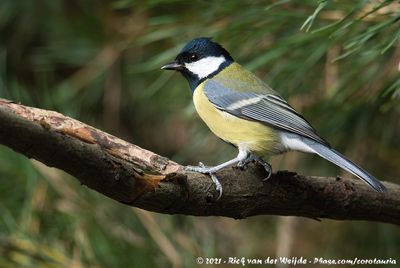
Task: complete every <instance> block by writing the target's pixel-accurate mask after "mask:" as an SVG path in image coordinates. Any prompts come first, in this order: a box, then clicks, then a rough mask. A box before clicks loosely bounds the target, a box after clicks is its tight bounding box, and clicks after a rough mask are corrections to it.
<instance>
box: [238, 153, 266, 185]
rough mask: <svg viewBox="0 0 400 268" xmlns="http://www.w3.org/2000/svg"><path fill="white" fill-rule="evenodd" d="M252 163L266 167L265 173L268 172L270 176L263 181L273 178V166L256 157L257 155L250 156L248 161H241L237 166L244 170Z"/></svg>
mask: <svg viewBox="0 0 400 268" xmlns="http://www.w3.org/2000/svg"><path fill="white" fill-rule="evenodd" d="M252 161H254V162H256V163H258V164H260V165H262V166H263V167H264V169H265V171H266V172H267V174H268V175H267V177H266V178H264V179H263V181H266V180H268V179H269V178H271V175H272V167H271V165H270V164H269V163H268V162H266V161H264V160H263V159H262V158H261V157H258V156H256V155H255V154H249V156H248V157H247V158H246V159H244V160H242V161H240V162H239V163H238V164H237V166H238V167H239V168H244V167H245V166H246V165H247V164H248V163H250V162H252Z"/></svg>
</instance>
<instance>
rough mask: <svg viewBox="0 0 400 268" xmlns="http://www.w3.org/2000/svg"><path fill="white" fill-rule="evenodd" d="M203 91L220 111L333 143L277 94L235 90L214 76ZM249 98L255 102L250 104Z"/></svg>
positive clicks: (315, 139) (323, 142)
mask: <svg viewBox="0 0 400 268" xmlns="http://www.w3.org/2000/svg"><path fill="white" fill-rule="evenodd" d="M203 91H204V94H205V95H206V96H207V98H208V99H209V100H210V102H211V103H213V104H214V105H215V106H216V107H217V108H218V109H220V110H223V111H225V112H228V113H230V114H232V115H235V116H238V117H241V118H246V119H250V120H255V121H259V122H261V123H264V124H266V125H269V126H272V127H275V128H278V129H281V130H285V131H289V132H292V133H296V134H299V135H302V136H305V137H308V138H310V139H312V140H314V141H317V142H319V143H322V144H324V145H326V146H329V145H328V143H327V142H326V141H325V140H323V139H322V138H321V137H319V136H318V135H317V134H316V132H315V130H314V129H313V128H312V127H311V125H310V124H309V123H308V122H307V120H305V119H304V118H303V117H302V116H301V115H300V114H298V113H297V112H296V111H295V110H294V109H293V108H292V107H291V106H290V105H289V104H288V103H287V102H286V101H285V100H284V99H282V98H281V97H280V96H279V95H277V94H268V93H265V94H264V93H259V92H257V93H255V92H246V91H234V90H232V89H229V88H227V87H225V86H224V85H222V84H221V83H219V82H217V81H214V80H212V79H211V80H208V81H206V82H205V84H204V87H203ZM249 99H251V100H254V101H251V102H249V103H246V100H249ZM240 104H242V105H240Z"/></svg>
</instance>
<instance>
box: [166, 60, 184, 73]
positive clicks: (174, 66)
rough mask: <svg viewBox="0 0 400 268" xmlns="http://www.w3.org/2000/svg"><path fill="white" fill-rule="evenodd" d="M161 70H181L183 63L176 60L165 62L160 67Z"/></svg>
mask: <svg viewBox="0 0 400 268" xmlns="http://www.w3.org/2000/svg"><path fill="white" fill-rule="evenodd" d="M161 69H163V70H176V71H179V70H183V65H182V64H180V63H178V62H177V61H173V62H170V63H167V64H165V65H164V66H162V67H161Z"/></svg>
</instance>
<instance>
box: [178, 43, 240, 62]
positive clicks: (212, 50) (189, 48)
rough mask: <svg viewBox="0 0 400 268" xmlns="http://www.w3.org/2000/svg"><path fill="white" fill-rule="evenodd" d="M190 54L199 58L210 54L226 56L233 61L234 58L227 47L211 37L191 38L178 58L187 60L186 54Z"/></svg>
mask: <svg viewBox="0 0 400 268" xmlns="http://www.w3.org/2000/svg"><path fill="white" fill-rule="evenodd" d="M190 54H195V55H197V57H198V58H197V59H201V58H205V57H208V56H214V57H219V56H224V57H225V59H227V60H229V61H233V58H232V57H231V55H230V54H229V52H228V51H226V49H225V48H223V47H222V46H221V45H220V44H218V43H215V42H213V41H212V40H211V38H209V37H199V38H195V39H193V40H191V41H190V42H189V43H187V44H186V45H185V46H184V47H183V48H182V50H181V52H180V53H179V55H178V56H177V57H176V59H177V60H178V59H179V58H181V60H185V57H184V56H185V55H190ZM184 62H186V61H184Z"/></svg>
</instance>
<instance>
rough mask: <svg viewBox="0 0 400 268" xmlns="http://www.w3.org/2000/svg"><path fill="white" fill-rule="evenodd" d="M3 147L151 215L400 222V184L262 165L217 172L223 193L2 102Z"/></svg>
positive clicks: (86, 129)
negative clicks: (269, 171) (371, 183)
mask: <svg viewBox="0 0 400 268" xmlns="http://www.w3.org/2000/svg"><path fill="white" fill-rule="evenodd" d="M0 144H3V145H5V146H8V147H10V148H12V149H13V150H15V151H17V152H19V153H21V154H24V155H25V156H27V157H29V158H34V159H37V160H39V161H41V162H43V163H44V164H46V165H48V166H51V167H56V168H59V169H62V170H64V171H66V172H67V173H69V174H71V175H72V176H74V177H75V178H77V179H78V180H79V181H80V182H81V183H82V184H84V185H87V186H88V187H89V188H91V189H93V190H96V191H98V192H100V193H102V194H104V195H106V196H108V197H110V198H112V199H114V200H117V201H119V202H122V203H124V204H128V205H131V206H136V207H140V208H143V209H146V210H149V211H155V212H159V213H167V214H185V215H197V216H211V215H213V216H225V217H232V218H246V217H249V216H254V215H262V214H271V215H293V216H303V217H309V218H314V219H319V218H330V219H337V220H368V221H380V222H387V223H393V224H400V186H399V185H396V184H392V183H388V182H385V183H384V184H385V186H386V187H387V188H388V192H387V193H377V192H375V191H374V190H372V189H370V188H369V187H368V186H367V185H365V184H364V183H363V182H361V181H360V180H355V179H344V178H339V177H337V178H329V177H310V176H302V175H298V174H296V173H293V172H287V171H284V172H282V171H280V172H277V173H274V174H273V175H272V177H271V178H270V179H269V180H268V181H267V182H262V179H263V178H264V176H265V173H264V170H263V168H262V167H259V166H257V165H255V164H250V165H248V166H247V167H246V168H245V169H244V170H240V169H237V168H235V167H231V168H226V169H224V170H222V171H221V172H219V173H218V178H219V179H220V181H221V183H222V185H223V188H224V193H223V196H222V198H221V199H220V200H218V201H216V200H215V198H216V196H217V192H216V191H215V187H214V185H213V184H212V181H211V179H210V178H209V177H208V176H206V175H203V174H200V173H195V172H186V171H184V170H183V167H182V166H181V165H179V164H177V163H175V162H173V161H171V160H169V159H167V158H165V157H162V156H160V155H157V154H155V153H153V152H150V151H147V150H145V149H142V148H140V147H138V146H136V145H133V144H130V143H128V142H126V141H123V140H121V139H119V138H116V137H114V136H112V135H110V134H107V133H105V132H102V131H100V130H98V129H95V128H93V127H90V126H88V125H86V124H84V123H82V122H79V121H77V120H74V119H72V118H69V117H66V116H64V115H62V114H60V113H57V112H53V111H47V110H42V109H37V108H32V107H27V106H23V105H20V104H16V103H13V102H11V101H8V100H4V99H0Z"/></svg>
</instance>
